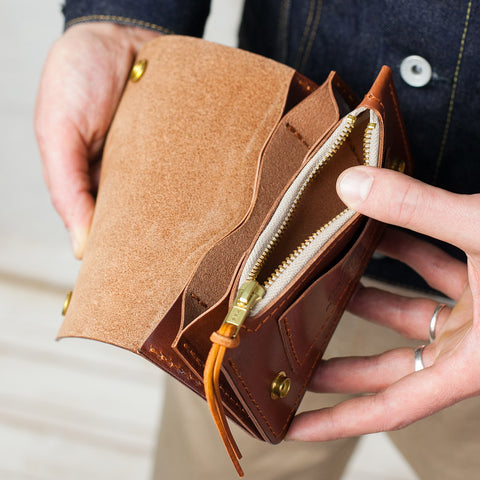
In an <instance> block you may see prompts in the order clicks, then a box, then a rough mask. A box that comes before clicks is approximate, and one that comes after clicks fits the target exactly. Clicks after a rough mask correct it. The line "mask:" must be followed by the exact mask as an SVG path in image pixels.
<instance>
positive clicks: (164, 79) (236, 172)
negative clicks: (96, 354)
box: [59, 36, 308, 352]
mask: <svg viewBox="0 0 480 480" xmlns="http://www.w3.org/2000/svg"><path fill="white" fill-rule="evenodd" d="M138 58H139V59H145V60H147V62H148V63H147V67H146V70H145V73H144V74H143V76H142V77H141V78H140V80H139V81H138V82H135V83H134V82H131V81H128V82H127V85H126V88H125V92H124V94H123V96H122V99H121V102H120V104H119V106H118V109H117V112H116V115H115V118H114V120H113V123H112V125H111V128H110V131H109V134H108V138H107V142H106V145H105V149H104V155H103V160H102V161H103V163H102V172H101V180H100V189H99V194H98V197H97V202H96V208H95V215H94V220H93V224H92V228H91V232H90V235H89V239H88V242H87V245H86V250H85V254H84V259H83V262H82V266H81V269H80V273H79V276H78V279H77V283H76V285H75V289H74V292H73V296H72V299H71V303H70V306H69V309H68V312H67V315H66V317H65V321H64V323H63V325H62V327H61V329H60V332H59V337H64V336H78V337H88V338H93V339H97V340H101V341H104V342H108V343H113V344H115V345H119V346H121V347H123V348H126V349H129V350H131V351H134V352H136V351H138V349H139V348H140V347H141V345H142V344H143V343H144V341H145V339H146V338H147V337H148V336H149V335H150V333H151V332H152V330H153V329H154V328H155V327H156V326H157V324H158V323H159V322H160V321H161V320H162V319H163V318H164V316H165V314H166V313H167V312H168V310H169V309H170V307H171V306H172V305H173V304H174V302H175V300H176V299H177V297H178V295H179V294H180V293H181V292H182V291H183V289H184V288H185V287H186V285H187V283H188V281H189V279H190V277H191V276H192V274H193V272H194V271H195V270H196V268H197V266H198V263H199V262H200V261H201V259H202V258H203V256H204V255H205V254H206V253H207V252H208V251H209V250H210V249H211V248H212V247H213V246H214V245H215V244H216V243H217V242H218V241H219V240H221V239H222V238H223V237H225V236H226V235H228V234H229V233H231V232H232V231H234V230H235V229H236V228H237V227H238V226H239V224H241V223H242V221H243V219H244V218H245V216H246V214H247V212H248V211H249V209H250V208H251V204H252V202H253V197H254V189H255V184H256V176H257V170H258V159H259V152H260V151H261V149H262V147H263V145H264V143H265V141H266V139H267V138H268V137H269V135H270V133H271V131H272V130H273V129H274V128H275V126H276V125H277V124H278V121H279V120H280V118H281V117H282V115H283V113H284V110H285V105H286V103H287V101H288V97H289V92H290V86H291V84H292V80H293V78H294V77H296V74H295V71H294V70H293V69H291V68H289V67H287V66H285V65H281V64H278V63H276V62H274V61H272V60H267V59H265V58H263V57H260V56H257V55H252V54H250V53H247V52H244V51H241V50H238V49H232V48H229V47H224V46H220V45H217V44H213V43H209V42H205V41H203V40H200V39H194V38H188V37H174V36H162V37H159V38H158V39H156V40H154V41H153V42H151V43H149V44H147V45H146V46H145V47H144V48H143V49H142V50H141V51H140V53H139V55H138ZM298 90H299V89H296V94H297V96H298ZM306 93H308V92H306ZM306 93H305V94H306ZM230 273H231V272H230Z"/></svg>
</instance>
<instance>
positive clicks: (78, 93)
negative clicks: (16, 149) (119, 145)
mask: <svg viewBox="0 0 480 480" xmlns="http://www.w3.org/2000/svg"><path fill="white" fill-rule="evenodd" d="M157 35H158V33H155V32H152V31H149V30H145V29H141V28H138V27H128V26H120V25H115V24H113V23H82V24H78V25H75V26H73V27H70V28H69V29H68V30H67V31H66V32H65V34H64V35H63V36H62V37H61V38H60V39H59V40H58V41H57V42H56V43H55V44H54V45H53V47H52V49H51V51H50V53H49V55H48V58H47V61H46V63H45V67H44V71H43V75H42V79H41V82H40V88H39V92H38V96H37V103H36V109H35V132H36V135H37V140H38V145H39V148H40V154H41V157H42V162H43V171H44V176H45V181H46V183H47V186H48V188H49V190H50V194H51V198H52V202H53V205H54V206H55V208H56V210H57V211H58V213H59V214H60V216H61V217H62V219H63V221H64V222H65V226H66V227H67V229H68V230H69V232H70V235H71V239H72V247H73V251H74V253H75V256H76V257H77V258H81V257H82V255H83V249H84V247H85V241H86V239H87V235H88V231H89V228H90V223H91V221H92V216H93V208H94V204H95V200H94V195H95V191H96V188H97V186H98V172H99V168H98V166H99V160H100V157H101V153H102V149H103V143H104V141H105V135H106V132H107V130H108V127H109V125H110V122H111V120H112V117H113V114H114V112H115V109H116V107H117V104H118V102H119V100H120V96H121V93H122V90H123V88H124V85H125V82H126V79H127V76H128V73H129V71H130V68H131V66H132V62H133V60H134V57H135V54H136V52H137V51H138V49H139V48H140V47H141V46H142V44H143V43H145V42H147V41H148V40H151V39H153V38H154V37H156V36H157Z"/></svg>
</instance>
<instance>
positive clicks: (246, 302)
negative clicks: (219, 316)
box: [223, 280, 265, 338]
mask: <svg viewBox="0 0 480 480" xmlns="http://www.w3.org/2000/svg"><path fill="white" fill-rule="evenodd" d="M264 295H265V288H264V287H262V286H261V285H260V284H259V283H258V282H257V281H256V280H247V281H246V282H245V283H243V284H242V285H241V286H240V288H239V289H238V293H237V296H236V298H235V302H234V304H233V306H232V308H230V310H229V312H228V313H227V316H226V317H225V320H224V321H223V323H228V324H229V325H234V326H235V327H236V330H235V332H234V333H233V335H232V338H235V337H236V336H237V334H238V332H239V330H240V327H241V326H242V324H243V322H244V321H245V319H246V318H247V316H248V314H249V313H250V311H251V310H252V308H253V307H254V306H255V304H256V303H257V302H258V301H259V300H261V299H262V298H263V296H264Z"/></svg>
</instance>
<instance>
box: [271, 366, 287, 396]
mask: <svg viewBox="0 0 480 480" xmlns="http://www.w3.org/2000/svg"><path fill="white" fill-rule="evenodd" d="M290 387H291V382H290V379H289V378H288V377H287V374H286V373H285V372H280V373H278V374H277V376H276V377H275V378H274V379H273V382H272V386H271V388H270V396H271V397H272V399H273V400H276V399H277V398H285V397H286V396H287V395H288V392H289V391H290Z"/></svg>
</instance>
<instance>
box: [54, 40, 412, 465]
mask: <svg viewBox="0 0 480 480" xmlns="http://www.w3.org/2000/svg"><path fill="white" fill-rule="evenodd" d="M132 72H133V73H132V76H131V78H130V81H129V82H127V85H126V88H125V91H124V94H123V96H122V99H121V101H120V104H119V107H118V110H117V112H116V115H115V118H114V120H113V123H112V125H111V128H110V131H109V134H108V138H107V141H106V144H105V149H104V155H103V164H102V172H101V180H100V189H99V194H98V198H97V204H96V209H95V215H94V220H93V225H92V228H91V232H90V236H89V239H88V242H87V246H86V250H85V255H84V259H83V263H82V266H81V269H80V273H79V276H78V280H77V283H76V286H75V289H74V292H73V295H72V298H71V302H70V305H69V307H68V311H67V312H66V316H65V321H64V323H63V325H62V327H61V330H60V333H59V337H66V336H76V337H87V338H92V339H96V340H100V341H103V342H107V343H111V344H114V345H118V346H120V347H123V348H126V349H129V350H131V351H133V352H136V353H139V354H141V355H143V356H145V357H146V358H147V359H149V360H150V361H152V362H153V363H155V364H156V365H158V366H159V367H161V368H162V369H164V370H165V371H167V372H168V373H170V374H171V375H173V376H174V377H175V378H177V379H178V380H180V381H181V382H183V383H184V384H185V385H187V386H188V387H189V388H190V389H192V390H193V391H194V392H196V393H197V394H199V395H201V396H203V397H206V398H207V400H208V402H209V405H210V409H211V412H212V415H213V417H214V418H215V421H216V422H217V426H218V427H219V431H220V433H221V434H222V437H223V439H224V442H225V444H226V446H227V449H228V451H229V453H230V455H231V457H232V460H233V461H234V463H235V465H236V467H237V470H238V471H239V473H240V472H241V469H240V466H239V465H238V458H239V454H238V452H237V450H236V447H235V442H234V441H233V439H232V438H231V434H230V432H229V429H228V424H227V422H226V420H225V415H227V416H228V417H230V418H231V419H232V420H233V421H235V422H236V423H237V424H239V425H240V426H241V427H243V428H244V429H245V430H246V431H247V432H249V433H250V434H251V435H253V436H255V437H257V438H259V439H262V440H265V441H268V442H271V443H278V442H280V441H281V440H282V438H283V437H284V435H285V433H286V431H287V429H288V426H289V424H290V421H291V420H292V418H293V416H294V414H295V411H296V409H297V407H298V405H299V403H300V401H301V399H302V397H303V395H304V392H305V390H306V387H307V385H308V382H309V379H310V377H311V374H312V372H313V370H314V368H315V366H316V365H317V362H318V361H319V359H320V358H321V356H322V354H323V352H324V350H325V348H326V346H327V343H328V341H329V339H330V337H331V335H332V334H333V331H334V329H335V326H336V324H337V322H338V319H339V318H340V316H341V314H342V312H343V310H344V308H345V306H346V304H347V302H348V300H349V298H350V296H351V294H352V292H353V290H354V288H355V286H356V284H357V282H358V280H359V278H360V276H361V274H362V272H363V270H364V268H365V266H366V264H367V262H368V260H369V258H370V256H371V254H372V253H373V251H374V249H375V246H376V244H377V241H378V239H379V237H380V235H381V231H382V226H381V224H379V223H378V222H376V221H373V220H371V219H367V218H365V217H363V216H361V215H359V214H358V213H356V212H354V211H353V210H351V209H349V208H347V207H346V206H345V205H344V204H343V203H342V202H341V200H340V199H339V197H338V196H337V194H336V189H335V184H336V180H337V177H338V176H339V174H340V173H341V172H342V171H343V170H345V169H346V168H348V167H351V166H355V165H363V164H366V165H370V166H376V167H387V168H396V169H399V170H404V169H407V170H408V169H409V168H410V163H411V160H410V153H409V148H408V144H407V140H406V135H405V129H404V125H403V121H402V118H401V114H400V110H399V107H398V101H397V97H396V93H395V89H394V86H393V82H392V75H391V71H390V69H389V68H388V67H383V68H382V70H381V72H380V74H379V76H378V78H377V80H376V81H375V83H374V84H373V86H372V88H371V90H370V92H369V93H368V94H367V95H366V96H365V98H364V100H363V101H362V102H358V100H357V99H356V97H355V95H354V94H353V93H352V92H351V91H350V89H349V88H348V87H347V86H346V85H345V83H344V82H343V81H342V80H341V79H340V78H339V77H338V75H337V74H335V73H331V74H330V76H329V77H328V79H327V80H326V81H325V83H324V84H323V85H321V86H317V85H316V84H315V83H314V82H312V81H310V80H308V79H307V78H305V77H303V76H302V75H300V74H299V73H298V72H296V71H295V70H293V69H291V68H290V67H287V66H285V65H282V64H279V63H277V62H275V61H272V60H270V59H266V58H263V57H260V56H258V55H254V54H251V53H248V52H245V51H242V50H239V49H233V48H229V47H224V46H220V45H216V44H213V43H209V42H206V41H204V40H199V39H194V38H188V37H179V36H163V37H160V38H158V39H156V40H154V41H153V42H151V43H149V44H147V45H146V46H145V47H144V48H143V49H142V50H141V51H140V53H139V55H138V61H137V63H136V65H135V67H134V69H133V71H132ZM179 421H181V420H180V419H179Z"/></svg>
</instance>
